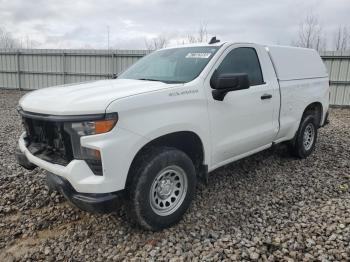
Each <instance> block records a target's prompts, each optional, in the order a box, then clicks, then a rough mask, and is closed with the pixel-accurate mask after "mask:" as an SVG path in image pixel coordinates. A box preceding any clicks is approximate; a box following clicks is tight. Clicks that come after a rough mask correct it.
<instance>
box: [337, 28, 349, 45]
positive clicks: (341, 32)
mask: <svg viewBox="0 0 350 262" xmlns="http://www.w3.org/2000/svg"><path fill="white" fill-rule="evenodd" d="M349 40H350V39H349V34H348V29H347V27H346V26H339V27H338V30H337V32H336V33H335V34H334V48H335V50H336V51H344V50H347V49H348V47H349V46H348V41H349Z"/></svg>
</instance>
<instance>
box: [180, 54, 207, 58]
mask: <svg viewBox="0 0 350 262" xmlns="http://www.w3.org/2000/svg"><path fill="white" fill-rule="evenodd" d="M210 55H211V53H188V54H187V55H186V58H209V57H210Z"/></svg>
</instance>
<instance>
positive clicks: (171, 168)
mask: <svg viewBox="0 0 350 262" xmlns="http://www.w3.org/2000/svg"><path fill="white" fill-rule="evenodd" d="M135 167H136V168H134V169H133V172H132V173H131V174H130V175H132V176H133V177H132V181H131V184H130V185H129V189H128V191H129V193H128V200H129V203H127V206H128V213H129V216H130V217H131V218H132V219H133V220H134V221H136V222H137V223H138V224H139V225H141V226H142V227H144V228H146V229H150V230H154V231H156V230H160V229H163V228H166V227H169V226H171V225H173V224H175V223H177V222H178V221H179V220H180V219H181V217H182V216H183V214H184V213H185V212H186V210H187V209H188V207H189V205H190V203H191V201H192V199H193V196H194V194H195V189H196V174H195V168H194V165H193V163H192V161H191V159H190V158H189V157H188V156H187V155H186V154H185V153H184V152H182V151H180V150H177V149H175V148H169V147H161V148H154V149H151V150H150V151H149V152H147V154H144V155H143V156H141V157H140V159H139V160H138V161H137V162H136V163H135Z"/></svg>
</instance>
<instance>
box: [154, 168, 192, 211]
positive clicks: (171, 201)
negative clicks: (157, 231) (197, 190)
mask: <svg viewBox="0 0 350 262" xmlns="http://www.w3.org/2000/svg"><path fill="white" fill-rule="evenodd" d="M187 183H188V182H187V176H186V173H185V171H184V170H183V169H182V168H181V167H179V166H169V167H166V168H164V169H163V170H161V171H160V172H159V173H158V174H157V175H156V177H155V178H154V180H153V183H152V186H151V190H150V196H149V197H150V204H151V208H152V210H153V211H154V212H155V213H156V214H157V215H160V216H168V215H170V214H172V213H174V212H175V211H176V210H177V209H178V208H179V207H180V206H181V204H182V203H183V201H184V199H185V197H186V193H187Z"/></svg>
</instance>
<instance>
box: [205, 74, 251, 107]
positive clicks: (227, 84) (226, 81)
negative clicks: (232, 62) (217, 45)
mask: <svg viewBox="0 0 350 262" xmlns="http://www.w3.org/2000/svg"><path fill="white" fill-rule="evenodd" d="M210 86H211V88H213V89H214V90H213V91H212V95H213V98H214V99H215V100H218V101H222V100H224V98H225V96H226V94H227V93H228V92H231V91H236V90H242V89H248V88H249V86H250V84H249V78H248V74H246V73H235V74H231V73H228V74H217V72H216V71H215V72H214V74H213V76H212V78H211V79H210Z"/></svg>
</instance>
